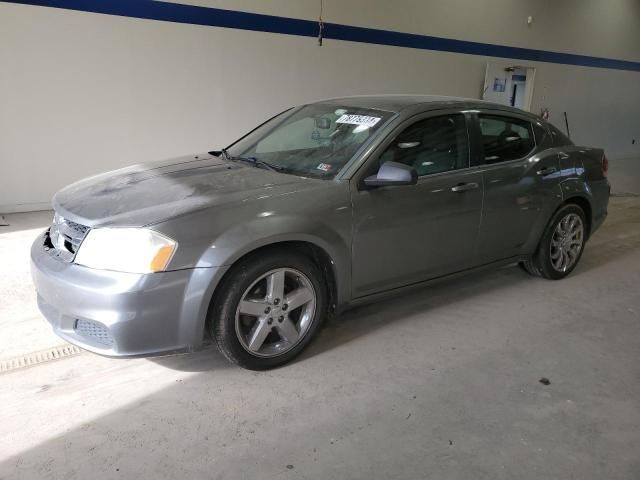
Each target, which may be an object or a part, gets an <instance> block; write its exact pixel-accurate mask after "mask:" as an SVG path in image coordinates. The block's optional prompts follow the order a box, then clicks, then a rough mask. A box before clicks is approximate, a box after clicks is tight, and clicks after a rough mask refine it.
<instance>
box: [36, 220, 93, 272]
mask: <svg viewBox="0 0 640 480" xmlns="http://www.w3.org/2000/svg"><path fill="white" fill-rule="evenodd" d="M88 231H89V227H87V226H85V225H81V224H79V223H76V222H72V221H71V220H68V219H66V218H64V217H62V216H60V215H58V214H57V213H56V214H55V216H54V217H53V224H52V225H51V228H50V229H49V235H48V238H47V239H46V241H45V245H46V246H47V247H49V248H52V249H53V250H54V252H55V253H56V254H57V255H58V256H59V257H60V258H61V259H62V260H64V261H67V262H70V261H71V260H73V257H74V256H75V254H76V252H77V251H78V247H79V246H80V244H81V243H82V240H84V237H85V236H86V235H87V232H88Z"/></svg>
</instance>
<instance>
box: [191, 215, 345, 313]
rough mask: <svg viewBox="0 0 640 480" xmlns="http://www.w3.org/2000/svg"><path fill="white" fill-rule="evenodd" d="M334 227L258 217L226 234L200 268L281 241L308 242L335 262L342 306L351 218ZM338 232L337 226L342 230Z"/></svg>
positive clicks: (230, 260)
mask: <svg viewBox="0 0 640 480" xmlns="http://www.w3.org/2000/svg"><path fill="white" fill-rule="evenodd" d="M344 217H345V218H344V219H343V220H347V221H346V222H345V221H342V222H340V221H339V222H335V223H334V222H332V224H331V226H329V225H328V224H326V223H324V222H319V221H318V220H317V219H312V218H305V217H301V216H297V215H286V216H278V217H263V218H255V219H252V220H251V221H249V222H246V223H243V224H239V225H236V226H234V227H233V228H230V229H228V230H226V231H224V232H222V233H221V234H220V235H219V236H218V237H216V238H215V239H214V240H213V242H212V243H211V246H210V247H209V248H208V249H207V250H206V251H205V252H204V254H203V255H202V256H201V257H200V259H199V261H198V263H197V265H196V266H197V267H221V266H229V265H232V264H234V263H235V262H237V261H238V260H239V259H240V258H242V257H244V256H245V255H247V254H248V253H250V252H252V251H254V250H256V249H258V248H261V247H265V246H268V245H274V244H277V243H281V242H292V241H298V242H308V243H311V244H313V245H315V246H316V247H319V248H321V249H322V250H323V251H324V252H325V253H326V254H327V255H328V256H329V258H330V259H331V261H332V264H333V265H332V267H333V270H334V275H335V279H336V283H337V294H338V298H337V301H338V304H341V303H343V302H345V301H347V300H348V295H349V292H350V285H351V261H350V248H349V237H350V234H351V230H350V228H349V225H350V224H349V223H348V221H349V220H350V215H349V216H347V215H344ZM340 226H342V228H341V229H340V228H338V229H336V227H340Z"/></svg>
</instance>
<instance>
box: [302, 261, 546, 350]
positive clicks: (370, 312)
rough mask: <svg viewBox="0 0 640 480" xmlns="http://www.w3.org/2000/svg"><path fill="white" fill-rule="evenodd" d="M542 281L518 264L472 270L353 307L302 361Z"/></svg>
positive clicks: (329, 327)
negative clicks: (438, 312) (513, 287)
mask: <svg viewBox="0 0 640 480" xmlns="http://www.w3.org/2000/svg"><path fill="white" fill-rule="evenodd" d="M531 281H533V282H542V281H543V280H541V279H538V278H532V277H531V276H530V275H528V274H527V273H525V272H524V271H523V270H521V269H520V268H518V267H517V266H516V265H510V266H506V267H502V268H499V269H494V270H484V271H477V272H474V273H470V274H469V275H467V276H465V277H459V278H456V279H451V280H445V281H442V282H438V283H434V284H431V285H426V286H424V287H419V288H416V289H415V290H412V291H410V292H406V293H399V294H398V295H396V296H393V297H391V298H388V299H385V300H380V301H377V302H374V303H370V304H365V305H362V306H358V307H354V308H352V309H349V310H347V311H345V312H344V313H343V314H342V315H340V316H338V317H335V318H332V319H331V320H330V321H329V322H328V323H327V324H326V325H325V328H324V329H323V330H322V331H321V332H320V335H319V336H318V339H317V340H316V341H315V342H313V343H312V345H310V347H309V348H308V349H307V350H306V351H305V352H304V353H303V354H302V356H301V357H300V360H304V359H306V358H311V357H313V356H315V355H318V354H321V353H323V352H326V351H328V350H331V349H334V348H337V347H339V346H341V345H343V344H346V343H349V342H352V341H355V340H356V339H357V338H359V337H361V336H363V335H368V334H371V333H373V332H375V331H376V330H378V329H380V328H384V327H387V326H389V325H390V324H398V323H401V322H403V321H406V320H407V319H409V318H410V317H412V316H414V315H426V314H428V313H429V312H430V311H433V310H437V309H439V308H440V307H446V306H447V305H453V304H455V303H456V302H457V301H460V300H464V301H469V300H471V299H472V298H474V297H476V296H481V295H483V294H486V293H488V292H490V291H492V290H499V289H500V288H501V287H503V286H505V285H513V284H515V283H519V282H531Z"/></svg>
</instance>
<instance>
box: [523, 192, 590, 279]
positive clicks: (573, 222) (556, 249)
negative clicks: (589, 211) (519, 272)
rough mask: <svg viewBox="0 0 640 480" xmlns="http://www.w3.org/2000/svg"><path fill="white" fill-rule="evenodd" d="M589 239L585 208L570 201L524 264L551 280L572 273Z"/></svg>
mask: <svg viewBox="0 0 640 480" xmlns="http://www.w3.org/2000/svg"><path fill="white" fill-rule="evenodd" d="M586 240H587V229H586V221H585V214H584V210H582V208H581V207H580V206H578V205H575V204H568V205H565V206H563V207H561V208H560V209H558V211H556V213H555V214H554V215H553V217H552V218H551V220H550V221H549V225H548V226H547V228H546V230H545V232H544V234H543V236H542V240H541V241H540V245H539V246H538V250H537V251H536V253H535V254H534V255H533V256H532V257H531V258H530V259H528V260H526V261H525V262H524V263H523V265H522V266H523V267H524V269H525V270H526V271H528V272H529V273H531V274H532V275H540V276H542V277H544V278H548V279H551V280H559V279H561V278H564V277H566V276H567V275H569V274H570V273H571V272H572V271H573V269H574V268H575V267H576V265H577V264H578V261H579V260H580V258H581V257H582V252H583V251H584V245H585V242H586Z"/></svg>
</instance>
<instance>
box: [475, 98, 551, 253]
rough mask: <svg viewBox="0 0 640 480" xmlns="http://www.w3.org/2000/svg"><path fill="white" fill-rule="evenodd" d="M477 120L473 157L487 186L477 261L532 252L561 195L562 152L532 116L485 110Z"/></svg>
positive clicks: (478, 115) (479, 114)
mask: <svg viewBox="0 0 640 480" xmlns="http://www.w3.org/2000/svg"><path fill="white" fill-rule="evenodd" d="M473 118H474V122H473V127H472V130H473V132H474V142H473V143H474V149H473V152H474V153H473V155H472V160H471V161H472V164H473V165H476V166H478V167H480V168H481V170H482V175H483V180H484V188H485V193H484V209H483V214H482V223H481V227H480V232H479V238H478V252H477V257H476V263H477V264H485V263H489V262H492V261H496V260H500V259H505V258H509V257H513V256H516V255H521V254H523V253H531V252H529V250H531V248H532V247H535V245H534V243H535V238H534V236H535V235H536V233H534V232H535V231H536V227H537V226H538V225H539V223H540V221H542V220H544V218H546V216H548V215H549V208H551V207H552V206H553V205H555V204H556V203H557V200H558V198H559V196H560V195H561V193H560V189H559V186H558V184H559V179H560V173H559V167H560V165H559V160H558V153H557V150H554V149H549V148H548V147H550V146H552V145H551V144H550V140H549V139H548V132H547V131H546V129H545V128H544V126H543V125H542V124H541V123H539V122H536V121H535V120H533V119H531V118H530V117H528V116H525V115H522V116H520V115H518V114H516V113H510V112H504V111H500V110H497V111H491V110H481V111H480V112H478V113H476V114H474V116H473Z"/></svg>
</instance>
